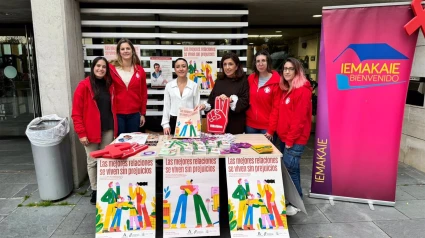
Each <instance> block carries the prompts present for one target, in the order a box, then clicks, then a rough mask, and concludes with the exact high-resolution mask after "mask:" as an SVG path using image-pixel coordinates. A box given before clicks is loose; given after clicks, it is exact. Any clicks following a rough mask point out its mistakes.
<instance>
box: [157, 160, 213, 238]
mask: <svg viewBox="0 0 425 238" xmlns="http://www.w3.org/2000/svg"><path fill="white" fill-rule="evenodd" d="M218 180H219V179H218V156H210V155H206V156H202V157H196V156H184V157H177V156H174V157H164V194H166V195H167V196H168V198H167V199H166V200H164V221H163V222H164V237H192V236H197V237H199V236H219V235H220V223H219V211H220V204H219V201H220V191H219V187H218ZM165 207H167V208H168V209H169V210H168V211H167V212H165ZM165 213H167V216H166V215H165ZM170 220H171V221H170ZM195 234H196V235H195Z"/></svg>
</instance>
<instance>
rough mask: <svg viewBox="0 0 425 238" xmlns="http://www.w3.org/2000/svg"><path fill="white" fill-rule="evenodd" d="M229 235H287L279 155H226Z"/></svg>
mask: <svg viewBox="0 0 425 238" xmlns="http://www.w3.org/2000/svg"><path fill="white" fill-rule="evenodd" d="M226 174H227V192H228V196H229V207H230V209H229V211H228V212H229V221H228V222H229V226H230V234H231V236H232V237H241V238H242V237H258V236H266V237H279V238H281V237H289V231H288V224H287V220H286V205H285V193H284V189H283V181H282V170H281V158H280V156H270V155H268V156H267V155H256V156H228V157H226Z"/></svg>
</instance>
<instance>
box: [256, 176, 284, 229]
mask: <svg viewBox="0 0 425 238" xmlns="http://www.w3.org/2000/svg"><path fill="white" fill-rule="evenodd" d="M272 183H275V180H274V179H266V180H264V185H263V186H262V184H261V181H260V180H257V188H258V192H259V194H260V196H261V197H264V195H265V196H266V199H267V208H268V210H269V212H270V217H271V218H272V219H271V222H272V225H273V227H276V222H277V225H278V227H279V228H283V227H284V226H283V222H282V219H281V217H280V214H279V211H278V210H277V206H276V200H275V198H276V193H275V191H274V189H273V187H272V186H271V185H270V184H272ZM273 214H274V216H273Z"/></svg>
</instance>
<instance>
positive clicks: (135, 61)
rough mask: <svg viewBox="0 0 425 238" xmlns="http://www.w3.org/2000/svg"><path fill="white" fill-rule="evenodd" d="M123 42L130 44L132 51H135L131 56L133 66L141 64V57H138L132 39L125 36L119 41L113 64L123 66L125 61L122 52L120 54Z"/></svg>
mask: <svg viewBox="0 0 425 238" xmlns="http://www.w3.org/2000/svg"><path fill="white" fill-rule="evenodd" d="M123 43H127V44H129V45H130V47H131V50H132V53H133V55H132V57H131V65H132V66H135V65H140V59H139V57H137V54H136V49H135V48H134V45H133V43H131V41H130V40H129V39H125V38H123V39H121V40H120V41H118V44H117V49H116V53H117V58H116V59H114V60H112V61H111V64H113V65H114V66H115V67H117V66H118V67H122V65H123V61H122V57H121V54H120V48H121V45H122V44H123Z"/></svg>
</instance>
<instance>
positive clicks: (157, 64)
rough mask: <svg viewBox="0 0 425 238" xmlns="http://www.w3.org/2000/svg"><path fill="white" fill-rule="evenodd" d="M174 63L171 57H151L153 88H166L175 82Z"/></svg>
mask: <svg viewBox="0 0 425 238" xmlns="http://www.w3.org/2000/svg"><path fill="white" fill-rule="evenodd" d="M172 65H173V62H172V58H171V57H151V58H150V66H151V70H150V71H151V87H152V88H165V85H166V84H167V83H168V82H170V81H171V80H173V66H172Z"/></svg>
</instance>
